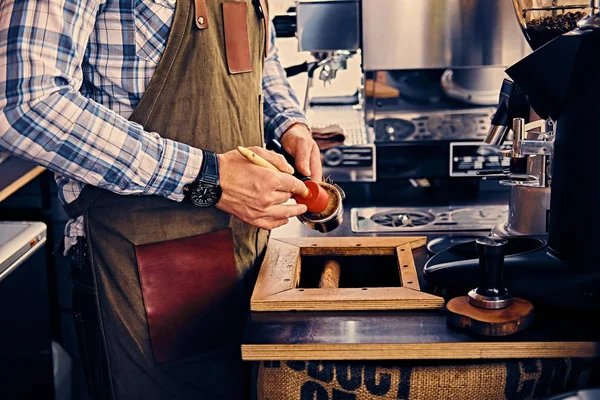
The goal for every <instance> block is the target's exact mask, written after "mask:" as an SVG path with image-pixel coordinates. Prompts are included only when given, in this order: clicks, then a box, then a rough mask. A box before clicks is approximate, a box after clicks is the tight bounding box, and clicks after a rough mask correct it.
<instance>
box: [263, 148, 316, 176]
mask: <svg viewBox="0 0 600 400" xmlns="http://www.w3.org/2000/svg"><path fill="white" fill-rule="evenodd" d="M266 147H267V150H271V151H274V152H275V153H279V154H281V155H282V156H283V157H284V158H285V159H286V161H287V162H288V164H290V165H291V166H292V167H294V171H295V172H294V177H296V178H298V179H300V180H301V181H307V180H309V179H310V177H308V176H305V175H302V174H301V173H300V172H298V171H297V170H296V160H295V159H294V157H293V156H292V155H291V154H290V153H288V152H287V151H285V150H284V149H283V146H282V145H281V143H280V142H279V141H278V140H277V139H271V140H269V141H268V142H267V146H266Z"/></svg>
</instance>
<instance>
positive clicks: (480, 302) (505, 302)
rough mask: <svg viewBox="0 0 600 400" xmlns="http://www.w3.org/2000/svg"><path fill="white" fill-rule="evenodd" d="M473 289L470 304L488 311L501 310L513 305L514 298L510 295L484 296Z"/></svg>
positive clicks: (470, 293)
mask: <svg viewBox="0 0 600 400" xmlns="http://www.w3.org/2000/svg"><path fill="white" fill-rule="evenodd" d="M475 290H476V289H473V290H471V291H469V304H471V305H474V306H475V307H479V308H485V309H486V310H500V309H502V308H506V307H508V306H510V305H511V304H512V303H513V298H512V296H510V295H509V294H508V293H507V294H505V295H502V296H494V297H489V296H482V295H480V294H477V292H476V291H475Z"/></svg>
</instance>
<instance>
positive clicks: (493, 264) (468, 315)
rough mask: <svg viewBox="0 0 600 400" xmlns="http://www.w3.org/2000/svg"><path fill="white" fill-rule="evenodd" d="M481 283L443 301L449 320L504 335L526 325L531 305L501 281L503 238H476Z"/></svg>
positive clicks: (487, 333)
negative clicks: (515, 294) (513, 294)
mask: <svg viewBox="0 0 600 400" xmlns="http://www.w3.org/2000/svg"><path fill="white" fill-rule="evenodd" d="M475 243H476V246H477V251H478V253H479V266H480V272H481V284H480V286H479V287H477V288H476V289H473V290H471V291H470V292H469V294H468V295H467V296H461V297H456V298H454V299H451V300H450V301H449V302H448V304H446V309H447V310H448V315H447V321H448V324H450V325H453V326H456V327H458V328H464V329H466V330H468V331H470V332H473V333H476V334H479V335H484V336H507V335H512V334H514V333H517V332H520V331H522V330H523V329H526V328H528V327H529V326H530V325H531V323H532V322H533V316H534V312H533V310H534V307H533V304H531V303H530V302H529V301H527V300H525V299H520V298H514V297H512V296H511V295H510V293H509V292H508V291H507V290H506V288H505V287H504V285H503V284H502V266H503V263H504V255H505V248H506V245H507V244H508V241H507V240H506V239H502V238H490V237H481V238H478V239H477V240H476V241H475Z"/></svg>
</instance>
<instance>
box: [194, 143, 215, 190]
mask: <svg viewBox="0 0 600 400" xmlns="http://www.w3.org/2000/svg"><path fill="white" fill-rule="evenodd" d="M202 156H203V157H204V160H203V162H202V169H201V170H200V174H198V181H200V182H204V183H210V184H212V185H215V186H219V158H218V157H217V153H214V152H212V151H207V150H202Z"/></svg>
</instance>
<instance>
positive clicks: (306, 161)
mask: <svg viewBox="0 0 600 400" xmlns="http://www.w3.org/2000/svg"><path fill="white" fill-rule="evenodd" d="M281 145H282V146H283V148H284V149H285V151H287V152H288V153H290V154H291V155H292V156H293V157H294V159H295V160H296V166H295V168H296V169H297V170H298V171H299V172H300V173H301V174H303V175H306V176H310V178H311V179H312V180H313V181H315V182H321V181H322V180H323V167H322V166H321V152H320V151H319V147H318V146H317V143H316V142H315V141H314V140H313V138H312V134H311V133H310V131H309V130H308V128H307V127H306V126H305V125H302V124H296V125H292V127H291V128H290V129H288V130H287V131H286V132H285V133H284V134H283V136H282V137H281Z"/></svg>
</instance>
